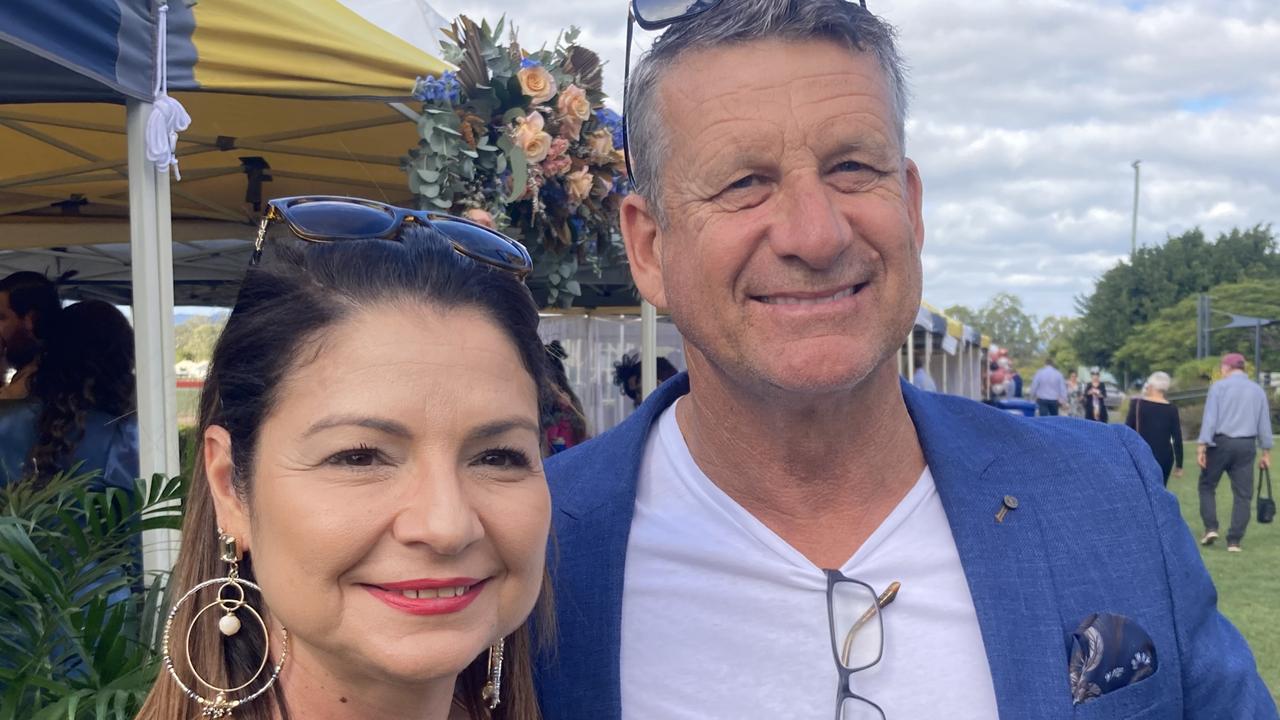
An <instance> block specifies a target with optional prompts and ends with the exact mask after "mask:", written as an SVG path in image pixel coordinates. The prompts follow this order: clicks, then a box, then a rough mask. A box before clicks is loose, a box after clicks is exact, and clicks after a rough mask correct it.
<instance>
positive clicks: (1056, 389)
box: [1031, 358, 1067, 417]
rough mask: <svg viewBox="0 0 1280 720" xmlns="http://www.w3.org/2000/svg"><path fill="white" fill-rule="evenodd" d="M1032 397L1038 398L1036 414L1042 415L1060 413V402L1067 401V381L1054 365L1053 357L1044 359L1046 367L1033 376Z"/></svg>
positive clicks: (1064, 402)
mask: <svg viewBox="0 0 1280 720" xmlns="http://www.w3.org/2000/svg"><path fill="white" fill-rule="evenodd" d="M1031 397H1033V398H1035V399H1036V414H1037V415H1039V416H1040V417H1046V416H1048V415H1057V414H1058V404H1059V403H1061V404H1063V405H1065V404H1066V403H1067V381H1066V378H1064V377H1062V373H1060V372H1058V368H1056V367H1054V365H1053V358H1045V359H1044V367H1042V368H1040V369H1039V370H1037V371H1036V374H1035V376H1033V377H1032V378H1031Z"/></svg>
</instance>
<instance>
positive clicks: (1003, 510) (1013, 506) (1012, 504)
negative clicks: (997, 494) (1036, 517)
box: [996, 495, 1018, 523]
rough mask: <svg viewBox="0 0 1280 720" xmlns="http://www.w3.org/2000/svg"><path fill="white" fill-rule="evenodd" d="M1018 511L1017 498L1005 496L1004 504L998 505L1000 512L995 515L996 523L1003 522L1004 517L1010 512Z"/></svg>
mask: <svg viewBox="0 0 1280 720" xmlns="http://www.w3.org/2000/svg"><path fill="white" fill-rule="evenodd" d="M1017 509H1018V498H1016V497H1014V496H1012V495H1005V496H1004V502H1003V503H1001V505H1000V511H999V512H997V513H996V522H998V523H1002V522H1004V516H1005V515H1008V514H1009V511H1010V510H1017Z"/></svg>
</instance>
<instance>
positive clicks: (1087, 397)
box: [1080, 368, 1107, 423]
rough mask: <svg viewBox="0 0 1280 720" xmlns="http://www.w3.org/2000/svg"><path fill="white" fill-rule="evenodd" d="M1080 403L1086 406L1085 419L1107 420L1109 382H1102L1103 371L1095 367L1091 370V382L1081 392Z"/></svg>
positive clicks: (1103, 421) (1101, 421)
mask: <svg viewBox="0 0 1280 720" xmlns="http://www.w3.org/2000/svg"><path fill="white" fill-rule="evenodd" d="M1080 404H1081V405H1082V406H1083V407H1084V419H1085V420H1096V421H1097V422H1100V423H1105V422H1107V384H1106V383H1104V382H1102V372H1101V371H1100V370H1098V368H1094V369H1093V370H1091V371H1090V372H1089V384H1088V385H1085V386H1084V390H1082V391H1081V392H1080Z"/></svg>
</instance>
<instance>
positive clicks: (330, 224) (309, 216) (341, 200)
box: [251, 195, 533, 279]
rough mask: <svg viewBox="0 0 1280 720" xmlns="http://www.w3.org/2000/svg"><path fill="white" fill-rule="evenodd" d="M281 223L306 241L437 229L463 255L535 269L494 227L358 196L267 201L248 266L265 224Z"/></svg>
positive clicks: (513, 268)
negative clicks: (411, 226) (408, 228)
mask: <svg viewBox="0 0 1280 720" xmlns="http://www.w3.org/2000/svg"><path fill="white" fill-rule="evenodd" d="M273 222H282V223H284V224H285V226H286V227H288V228H289V231H290V232H292V233H293V234H294V235H296V236H298V237H299V238H301V239H303V240H306V241H308V242H317V243H328V242H339V241H342V240H365V239H382V240H394V239H395V238H396V237H397V236H399V234H400V230H401V228H402V227H404V226H405V225H406V224H416V225H422V226H423V227H430V228H432V229H434V230H435V231H437V232H439V233H440V234H441V235H443V236H444V237H445V239H447V240H448V241H449V243H450V245H452V246H453V249H454V250H455V251H456V252H458V253H459V254H461V255H465V256H467V257H469V258H471V259H472V260H475V261H476V262H479V263H483V264H485V265H488V266H490V267H494V268H497V269H499V270H505V271H507V272H510V273H513V274H515V275H516V276H517V277H519V278H521V279H524V278H525V277H526V276H527V275H528V274H529V273H530V272H531V271H532V270H533V259H532V258H530V257H529V251H528V250H526V249H525V247H524V246H523V245H521V244H520V243H518V242H516V241H515V240H512V239H511V238H509V237H507V236H506V235H503V234H502V233H500V232H498V231H497V230H493V229H490V228H487V227H485V226H483V225H478V224H476V223H473V222H471V221H470V220H467V219H465V218H460V217H457V216H454V215H447V214H444V213H437V212H430V211H427V210H408V209H405V208H401V207H395V206H394V205H387V204H386V203H380V202H377V201H374V200H364V199H362V198H352V197H336V196H331V195H309V196H301V197H287V198H278V199H276V200H272V201H270V202H268V203H267V211H266V212H265V213H263V215H262V223H261V224H260V225H259V226H258V237H257V240H256V241H255V242H254V246H253V259H252V261H251V264H253V265H257V264H258V262H259V261H260V260H261V259H262V249H263V246H264V245H265V244H266V239H267V227H268V226H269V225H271V223H273Z"/></svg>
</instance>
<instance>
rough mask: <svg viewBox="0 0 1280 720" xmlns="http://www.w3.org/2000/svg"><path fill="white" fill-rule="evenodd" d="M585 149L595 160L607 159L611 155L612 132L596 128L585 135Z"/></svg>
mask: <svg viewBox="0 0 1280 720" xmlns="http://www.w3.org/2000/svg"><path fill="white" fill-rule="evenodd" d="M587 149H588V150H590V151H591V157H592V158H595V159H597V160H608V159H609V158H610V156H611V155H613V133H611V132H609V131H608V130H596V131H595V132H593V133H591V134H590V135H589V136H587Z"/></svg>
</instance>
